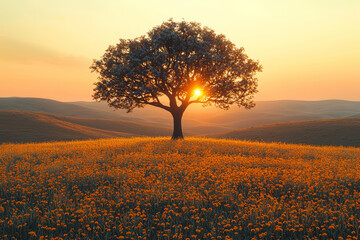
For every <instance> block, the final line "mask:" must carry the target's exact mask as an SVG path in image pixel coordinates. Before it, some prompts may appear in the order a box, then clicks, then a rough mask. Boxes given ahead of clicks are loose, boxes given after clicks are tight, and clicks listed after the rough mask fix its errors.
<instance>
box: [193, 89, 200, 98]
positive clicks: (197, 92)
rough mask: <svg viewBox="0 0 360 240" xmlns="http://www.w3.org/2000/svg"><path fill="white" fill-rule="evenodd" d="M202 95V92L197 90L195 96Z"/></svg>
mask: <svg viewBox="0 0 360 240" xmlns="http://www.w3.org/2000/svg"><path fill="white" fill-rule="evenodd" d="M200 95H201V91H200V90H199V89H195V91H194V96H195V97H199V96H200Z"/></svg>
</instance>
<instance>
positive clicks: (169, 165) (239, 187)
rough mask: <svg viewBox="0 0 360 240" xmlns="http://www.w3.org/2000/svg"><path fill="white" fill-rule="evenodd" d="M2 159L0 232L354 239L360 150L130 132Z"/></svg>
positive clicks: (28, 149) (4, 152)
mask: <svg viewBox="0 0 360 240" xmlns="http://www.w3.org/2000/svg"><path fill="white" fill-rule="evenodd" d="M0 159H1V162H0V239H15V238H17V239H51V238H55V237H58V238H57V239H61V238H62V239H252V238H254V239H330V238H332V239H357V238H358V237H359V230H360V228H359V226H360V163H359V160H360V149H359V148H342V147H312V146H301V145H283V144H267V143H252V142H243V141H231V140H214V139H199V138H188V139H186V140H184V141H177V142H174V141H169V139H168V138H132V139H106V140H93V141H77V142H58V143H42V144H18V145H4V144H3V145H0Z"/></svg>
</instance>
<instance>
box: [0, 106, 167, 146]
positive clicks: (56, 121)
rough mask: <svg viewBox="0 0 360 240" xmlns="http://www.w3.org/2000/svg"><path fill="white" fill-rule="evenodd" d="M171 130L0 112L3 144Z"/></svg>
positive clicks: (34, 114)
mask: <svg viewBox="0 0 360 240" xmlns="http://www.w3.org/2000/svg"><path fill="white" fill-rule="evenodd" d="M170 134H171V129H169V128H162V127H156V126H152V125H147V124H140V123H135V122H130V121H125V120H113V119H92V118H78V117H69V116H60V115H54V114H48V113H40V112H30V111H10V110H0V143H3V142H21V143H25V142H44V141H67V140H81V139H95V138H109V137H134V136H169V135H170Z"/></svg>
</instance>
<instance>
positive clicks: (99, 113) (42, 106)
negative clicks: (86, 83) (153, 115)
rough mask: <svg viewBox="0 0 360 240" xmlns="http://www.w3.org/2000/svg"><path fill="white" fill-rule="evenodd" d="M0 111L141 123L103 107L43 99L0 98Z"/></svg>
mask: <svg viewBox="0 0 360 240" xmlns="http://www.w3.org/2000/svg"><path fill="white" fill-rule="evenodd" d="M0 110H19V111H32V112H44V113H51V114H58V115H64V116H72V117H83V118H104V119H120V120H132V121H139V122H141V121H142V120H141V119H137V118H129V117H126V116H122V115H119V114H118V113H117V112H115V111H113V109H112V110H111V111H107V110H108V108H105V107H103V108H102V109H101V108H98V109H93V108H89V107H86V106H81V105H79V104H74V103H68V102H60V101H55V100H51V99H45V98H21V97H9V98H0Z"/></svg>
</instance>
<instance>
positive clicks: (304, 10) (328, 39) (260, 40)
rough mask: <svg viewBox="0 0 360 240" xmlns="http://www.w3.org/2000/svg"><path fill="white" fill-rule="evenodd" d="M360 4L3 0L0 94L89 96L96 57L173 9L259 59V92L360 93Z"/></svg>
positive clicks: (339, 0) (267, 95) (357, 96)
mask: <svg viewBox="0 0 360 240" xmlns="http://www.w3.org/2000/svg"><path fill="white" fill-rule="evenodd" d="M359 11H360V1H359V0H316V1H314V0H301V1H300V0H294V1H289V0H271V1H270V0H253V1H248V0H246V1H245V0H221V1H220V0H181V1H179V0H176V1H172V0H152V1H149V0H61V1H57V0H31V1H30V0H14V1H1V2H0V84H1V85H0V97H10V96H19V97H42V98H51V99H55V100H60V101H81V100H84V101H89V100H91V94H92V89H93V83H94V82H95V81H96V74H95V73H91V72H90V69H89V66H90V65H91V63H92V59H98V58H100V56H101V55H102V54H103V53H104V51H105V49H106V48H107V47H108V46H109V45H114V44H116V43H117V42H118V40H119V39H120V38H125V39H128V38H135V37H139V36H141V35H145V34H146V33H147V32H148V31H149V30H150V29H151V28H153V27H154V26H157V25H159V24H161V23H162V22H163V21H166V20H168V19H169V18H173V19H174V20H175V21H180V20H182V19H184V20H186V21H196V22H199V23H201V24H202V25H203V26H208V27H210V28H212V29H214V30H215V32H217V33H223V34H225V35H226V36H227V38H228V39H230V40H231V41H232V42H234V43H235V44H236V45H237V46H238V47H241V46H243V47H244V48H245V52H246V54H248V56H249V57H250V58H252V59H255V60H259V61H260V63H261V64H262V66H263V72H262V73H260V74H258V79H259V93H258V94H256V96H255V100H280V99H297V100H322V99H345V100H355V101H360V15H359Z"/></svg>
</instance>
